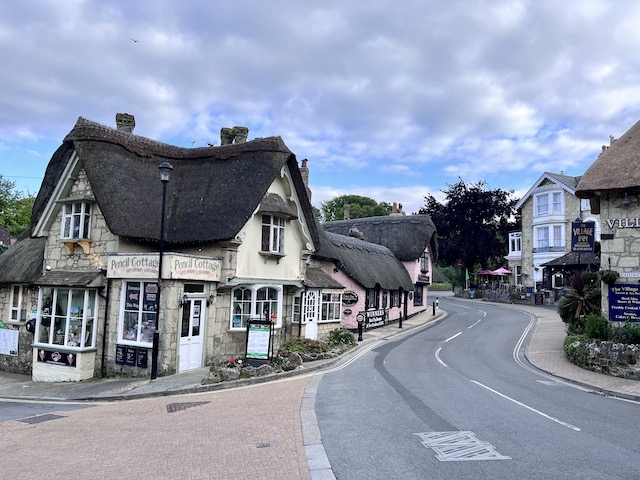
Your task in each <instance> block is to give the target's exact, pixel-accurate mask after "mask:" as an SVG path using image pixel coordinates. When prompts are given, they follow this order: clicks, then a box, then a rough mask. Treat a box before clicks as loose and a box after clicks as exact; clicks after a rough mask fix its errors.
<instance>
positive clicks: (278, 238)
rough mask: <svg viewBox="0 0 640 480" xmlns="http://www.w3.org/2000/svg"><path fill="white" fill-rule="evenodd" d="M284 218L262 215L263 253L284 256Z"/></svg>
mask: <svg viewBox="0 0 640 480" xmlns="http://www.w3.org/2000/svg"><path fill="white" fill-rule="evenodd" d="M284 222H285V220H284V218H283V217H277V216H275V215H262V243H261V247H260V248H261V251H263V252H269V253H277V254H280V255H284Z"/></svg>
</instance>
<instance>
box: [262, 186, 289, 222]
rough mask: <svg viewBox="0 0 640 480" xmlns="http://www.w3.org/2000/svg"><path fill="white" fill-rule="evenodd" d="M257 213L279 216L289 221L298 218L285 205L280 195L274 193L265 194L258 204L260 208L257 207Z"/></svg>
mask: <svg viewBox="0 0 640 480" xmlns="http://www.w3.org/2000/svg"><path fill="white" fill-rule="evenodd" d="M258 212H260V213H266V214H274V215H280V216H282V217H285V218H288V219H289V220H294V219H296V218H298V216H297V215H296V214H295V212H294V211H293V210H291V208H290V207H289V205H287V204H286V203H285V202H284V200H283V199H282V197H281V196H280V195H277V194H275V193H271V192H267V193H266V194H265V195H264V198H263V199H262V201H261V202H260V206H259V207H258Z"/></svg>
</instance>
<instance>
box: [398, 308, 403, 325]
mask: <svg viewBox="0 0 640 480" xmlns="http://www.w3.org/2000/svg"><path fill="white" fill-rule="evenodd" d="M398 328H402V312H400V318H399V319H398Z"/></svg>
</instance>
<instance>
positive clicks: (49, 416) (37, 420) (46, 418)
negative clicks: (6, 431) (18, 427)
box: [19, 413, 65, 424]
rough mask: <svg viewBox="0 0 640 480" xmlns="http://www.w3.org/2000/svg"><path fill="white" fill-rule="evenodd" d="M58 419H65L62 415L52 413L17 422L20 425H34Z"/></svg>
mask: <svg viewBox="0 0 640 480" xmlns="http://www.w3.org/2000/svg"><path fill="white" fill-rule="evenodd" d="M58 418H65V417H63V416H62V415H54V414H53V413H46V414H44V415H38V416H35V417H29V418H23V419H21V420H19V421H20V422H22V423H29V424H34V423H42V422H48V421H49V420H57V419H58Z"/></svg>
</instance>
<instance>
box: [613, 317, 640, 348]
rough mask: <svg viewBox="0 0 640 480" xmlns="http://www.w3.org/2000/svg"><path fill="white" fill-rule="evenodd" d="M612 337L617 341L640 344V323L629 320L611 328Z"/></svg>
mask: <svg viewBox="0 0 640 480" xmlns="http://www.w3.org/2000/svg"><path fill="white" fill-rule="evenodd" d="M611 339H612V340H613V341H614V342H617V343H626V344H640V324H637V323H629V322H627V323H625V324H624V325H622V326H621V327H618V328H613V329H611Z"/></svg>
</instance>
